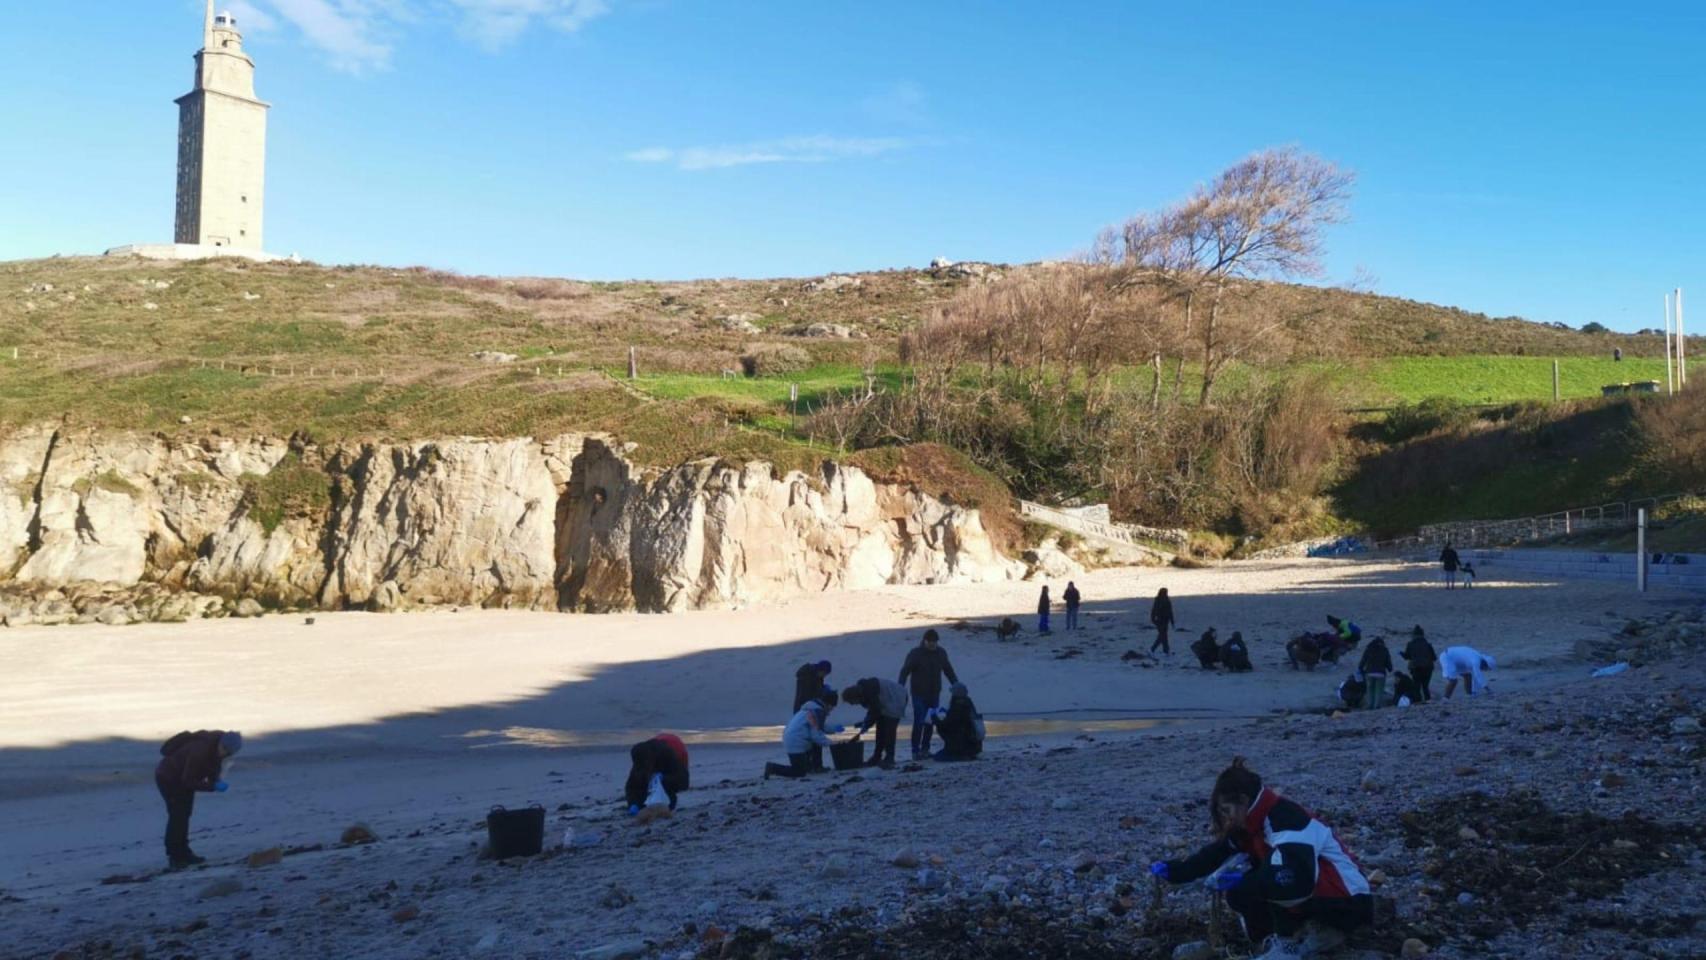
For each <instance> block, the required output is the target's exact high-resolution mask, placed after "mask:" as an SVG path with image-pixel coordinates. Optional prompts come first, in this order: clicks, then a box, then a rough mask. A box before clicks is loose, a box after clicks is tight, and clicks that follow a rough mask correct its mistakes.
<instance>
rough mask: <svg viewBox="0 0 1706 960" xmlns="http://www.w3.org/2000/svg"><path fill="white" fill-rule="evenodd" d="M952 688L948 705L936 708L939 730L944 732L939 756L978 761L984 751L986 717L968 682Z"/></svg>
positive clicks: (942, 758)
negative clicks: (973, 699)
mask: <svg viewBox="0 0 1706 960" xmlns="http://www.w3.org/2000/svg"><path fill="white" fill-rule="evenodd" d="M948 689H949V691H950V692H951V693H952V696H951V697H950V698H949V699H948V706H947V708H946V709H942V708H937V710H936V713H937V715H938V717H939V719H938V721H937V724H936V730H937V732H939V733H941V734H942V749H940V750H938V751H936V759H937V760H940V761H943V762H948V761H953V760H976V759H977V756H978V754H980V753H982V752H983V734H984V727H983V718H982V717H981V716H979V715H978V712H977V704H975V703H972V702H971V691H970V690H967V689H966V685H965V684H963V683H956V684H954V685H953V686H952V687H949V688H948Z"/></svg>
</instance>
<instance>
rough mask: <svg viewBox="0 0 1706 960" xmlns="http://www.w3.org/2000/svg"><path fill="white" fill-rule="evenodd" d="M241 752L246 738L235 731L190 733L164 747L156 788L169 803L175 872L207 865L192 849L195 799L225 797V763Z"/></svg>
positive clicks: (169, 843) (168, 855)
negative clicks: (198, 796)
mask: <svg viewBox="0 0 1706 960" xmlns="http://www.w3.org/2000/svg"><path fill="white" fill-rule="evenodd" d="M241 749H243V735H242V734H241V733H238V732H237V731H235V730H197V731H195V732H194V733H191V732H189V731H188V730H186V731H184V732H183V733H180V734H178V735H177V736H174V737H172V738H171V739H170V740H167V741H166V742H165V743H163V744H161V745H160V763H159V764H158V765H156V766H155V767H154V786H156V787H158V788H159V789H160V798H161V799H162V800H165V801H166V862H167V863H168V864H170V865H171V868H172V869H173V870H181V869H183V868H184V867H193V866H195V865H196V864H198V863H205V862H206V859H205V858H203V857H198V856H196V854H195V851H193V850H191V849H190V814H192V813H194V812H195V795H196V794H197V793H224V792H225V791H226V790H227V789H228V787H227V785H226V783H225V781H224V780H222V779H221V778H220V774H221V773H222V772H223V771H224V768H225V761H226V759H228V758H229V757H231V756H233V755H235V754H236V753H237V751H239V750H241Z"/></svg>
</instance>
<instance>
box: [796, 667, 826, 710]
mask: <svg viewBox="0 0 1706 960" xmlns="http://www.w3.org/2000/svg"><path fill="white" fill-rule="evenodd" d="M830 666H831V664H830V662H829V661H828V660H819V661H817V662H816V663H808V664H805V665H804V666H802V667H800V669H798V670H795V671H794V712H795V713H799V712H800V708H801V707H803V706H805V705H806V701H807V700H815V699H817V695H818V694H820V693H822V692H823V688H824V687H826V686H828V685H829V670H830Z"/></svg>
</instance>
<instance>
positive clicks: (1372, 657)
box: [1357, 637, 1392, 710]
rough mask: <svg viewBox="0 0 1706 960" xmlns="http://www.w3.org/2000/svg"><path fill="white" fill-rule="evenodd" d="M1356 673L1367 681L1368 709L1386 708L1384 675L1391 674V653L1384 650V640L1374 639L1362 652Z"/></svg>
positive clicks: (1381, 638) (1380, 638)
mask: <svg viewBox="0 0 1706 960" xmlns="http://www.w3.org/2000/svg"><path fill="white" fill-rule="evenodd" d="M1357 672H1359V673H1361V674H1362V675H1363V679H1365V680H1366V681H1368V709H1370V710H1373V709H1375V708H1376V707H1384V706H1386V675H1387V674H1389V673H1391V672H1392V652H1391V651H1390V650H1387V649H1386V639H1385V638H1384V637H1375V638H1374V639H1373V640H1370V641H1369V642H1368V647H1367V649H1365V650H1363V652H1362V662H1361V663H1359V664H1357Z"/></svg>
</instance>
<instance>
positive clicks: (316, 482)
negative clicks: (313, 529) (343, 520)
mask: <svg viewBox="0 0 1706 960" xmlns="http://www.w3.org/2000/svg"><path fill="white" fill-rule="evenodd" d="M241 483H242V485H243V506H244V508H245V509H246V511H247V513H248V516H249V517H250V519H252V520H254V521H255V522H256V523H258V524H260V525H261V529H262V530H265V531H266V532H267V533H269V534H270V533H272V532H273V531H274V530H277V529H278V526H279V524H281V523H283V522H284V521H285V519H286V518H288V517H307V516H314V515H317V514H320V513H323V512H325V510H326V509H327V508H328V507H330V506H331V504H332V483H331V478H329V477H328V476H327V475H326V474H325V473H324V472H323V471H320V470H316V469H314V468H313V467H310V466H308V465H307V464H306V463H303V462H302V458H301V457H299V456H297V455H296V454H295V453H289V454H286V455H285V456H284V458H283V459H282V460H280V461H279V462H278V463H277V465H275V466H274V467H273V468H272V470H271V471H270V472H268V473H264V474H260V473H245V474H243V476H242V478H241Z"/></svg>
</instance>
